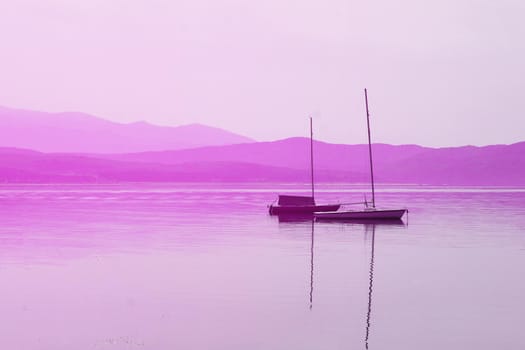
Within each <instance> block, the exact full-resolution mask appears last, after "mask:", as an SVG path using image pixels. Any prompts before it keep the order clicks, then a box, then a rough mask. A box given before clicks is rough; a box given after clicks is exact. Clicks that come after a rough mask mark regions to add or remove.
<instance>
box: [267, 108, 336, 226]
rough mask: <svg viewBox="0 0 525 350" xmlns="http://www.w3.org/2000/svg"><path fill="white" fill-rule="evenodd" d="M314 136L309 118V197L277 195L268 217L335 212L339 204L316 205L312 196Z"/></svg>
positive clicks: (270, 206)
mask: <svg viewBox="0 0 525 350" xmlns="http://www.w3.org/2000/svg"><path fill="white" fill-rule="evenodd" d="M313 137H314V134H313V128H312V117H310V168H311V169H310V174H311V183H312V195H311V196H291V195H279V197H278V200H277V204H274V203H272V204H270V205H269V206H268V208H269V210H268V211H269V213H270V215H287V216H290V215H292V216H294V215H309V216H310V217H311V216H312V215H313V213H314V212H325V211H336V210H338V209H339V208H340V207H341V204H316V203H315V196H314V138H313Z"/></svg>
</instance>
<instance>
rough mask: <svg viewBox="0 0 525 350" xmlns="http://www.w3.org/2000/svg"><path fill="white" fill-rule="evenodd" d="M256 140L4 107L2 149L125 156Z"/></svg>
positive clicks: (194, 127) (196, 128) (193, 127)
mask: <svg viewBox="0 0 525 350" xmlns="http://www.w3.org/2000/svg"><path fill="white" fill-rule="evenodd" d="M245 142H254V140H252V139H250V138H248V137H245V136H241V135H237V134H234V133H232V132H229V131H226V130H222V129H219V128H213V127H209V126H205V125H200V124H189V125H183V126H177V127H170V126H157V125H153V124H149V123H147V122H135V123H129V124H123V123H115V122H112V121H109V120H105V119H102V118H98V117H95V116H92V115H89V114H85V113H78V112H64V113H45V112H36V111H28V110H22V109H13V108H7V107H0V147H17V148H25V149H32V150H36V151H41V152H88V153H89V152H92V153H123V152H140V151H162V150H174V149H182V148H194V147H201V146H216V145H229V144H236V143H245Z"/></svg>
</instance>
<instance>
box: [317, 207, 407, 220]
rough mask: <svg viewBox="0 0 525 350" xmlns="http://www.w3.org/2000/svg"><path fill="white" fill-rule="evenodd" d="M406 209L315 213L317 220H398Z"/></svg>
mask: <svg viewBox="0 0 525 350" xmlns="http://www.w3.org/2000/svg"><path fill="white" fill-rule="evenodd" d="M406 212H407V210H406V209H376V210H345V211H329V212H315V213H314V217H315V218H316V219H317V220H399V219H401V218H402V217H403V215H405V213H406Z"/></svg>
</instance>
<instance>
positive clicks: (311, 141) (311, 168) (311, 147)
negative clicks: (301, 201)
mask: <svg viewBox="0 0 525 350" xmlns="http://www.w3.org/2000/svg"><path fill="white" fill-rule="evenodd" d="M312 124H313V122H312V117H310V175H311V181H312V199H314V201H315V198H314V130H313V126H312Z"/></svg>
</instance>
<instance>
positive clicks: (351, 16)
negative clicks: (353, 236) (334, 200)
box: [0, 0, 525, 146]
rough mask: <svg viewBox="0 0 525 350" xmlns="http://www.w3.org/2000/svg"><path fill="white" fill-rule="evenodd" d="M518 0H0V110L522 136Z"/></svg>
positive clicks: (395, 136)
mask: <svg viewBox="0 0 525 350" xmlns="http://www.w3.org/2000/svg"><path fill="white" fill-rule="evenodd" d="M524 18H525V1H523V0H498V1H494V0H490V1H489V0H477V1H476V0H470V1H469V0H439V1H437V0H429V1H424V0H398V1H392V0H375V1H354V0H301V1H299V0H297V1H292V0H264V1H248V0H186V1H179V0H82V1H81V0H17V1H8V0H0V45H1V50H0V53H1V59H0V77H1V82H0V105H4V106H9V107H19V108H26V109H35V110H42V111H72V110H74V111H82V112H87V113H92V114H95V115H98V116H101V117H104V118H107V119H111V120H115V121H121V122H128V121H136V120H147V121H150V122H152V123H156V124H162V125H180V124H187V123H194V122H198V123H203V124H208V125H212V126H218V127H222V128H225V129H229V130H231V131H234V132H238V133H241V134H244V135H246V136H250V137H253V138H256V139H258V140H271V139H277V138H283V137H289V136H297V135H305V136H306V135H307V134H308V129H307V128H308V119H307V118H308V115H310V114H312V115H314V117H315V119H314V124H315V133H316V136H317V138H319V139H322V140H326V141H332V142H342V143H360V142H364V141H365V140H366V129H365V114H364V102H363V95H362V89H363V88H364V87H367V88H368V89H369V99H370V104H371V106H370V107H371V114H372V126H373V138H374V140H375V141H377V142H388V143H394V144H405V143H418V144H423V145H429V146H448V145H464V144H477V145H483V144H491V143H512V142H517V141H522V140H525V63H524V62H525V21H524Z"/></svg>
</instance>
